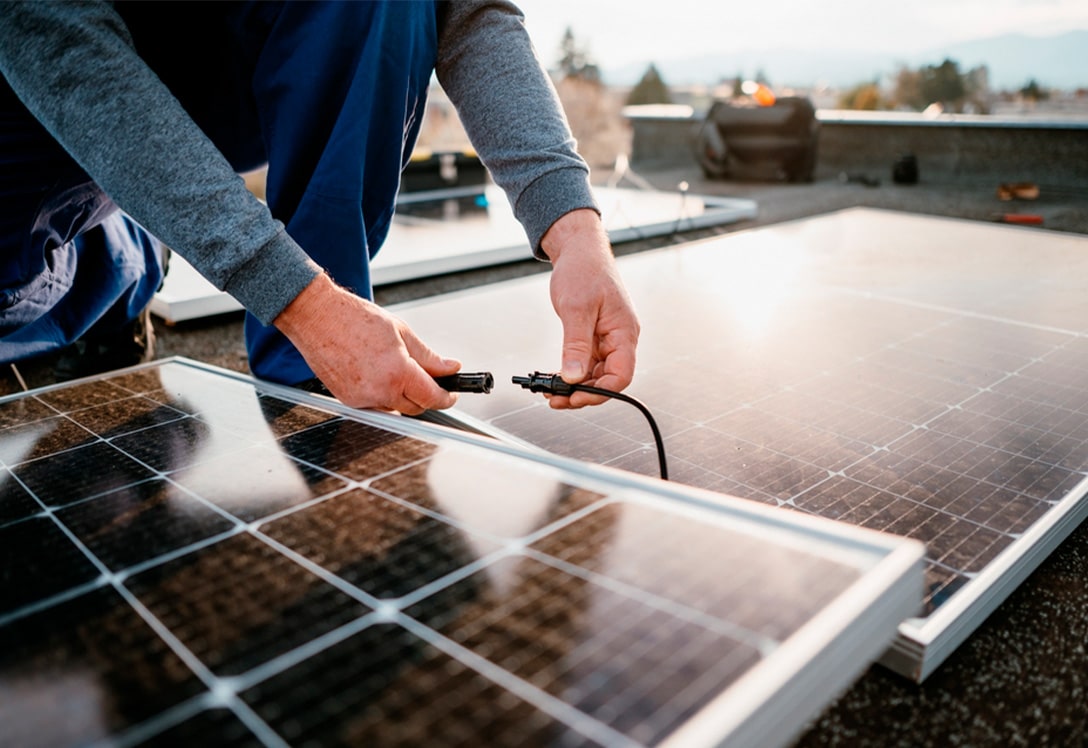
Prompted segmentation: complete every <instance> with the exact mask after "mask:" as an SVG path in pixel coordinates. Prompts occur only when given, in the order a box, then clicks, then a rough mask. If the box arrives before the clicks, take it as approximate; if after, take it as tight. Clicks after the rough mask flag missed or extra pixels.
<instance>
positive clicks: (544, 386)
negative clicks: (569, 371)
mask: <svg viewBox="0 0 1088 748" xmlns="http://www.w3.org/2000/svg"><path fill="white" fill-rule="evenodd" d="M511 381H513V383H514V384H517V385H521V387H522V388H523V389H526V390H529V391H530V392H546V393H548V394H551V395H560V396H569V395H570V394H571V393H573V392H588V393H589V394H591V395H601V396H602V397H610V398H612V399H614V400H622V401H623V402H625V403H630V404H631V405H634V406H635V407H636V408H638V409H639V410H640V411H641V412H642V415H644V416H646V420H647V421H648V422H649V424H650V431H652V432H653V434H654V443H655V445H656V446H657V462H658V465H659V467H660V469H661V480H668V479H669V469H668V466H667V465H666V464H665V440H664V439H662V438H661V431H660V430H658V428H657V422H656V421H655V420H654V417H653V415H651V414H650V409H649V408H647V407H646V406H645V405H643V404H642V403H641V402H639V401H638V400H636V399H635V398H633V397H631V396H630V395H625V394H624V393H622V392H614V391H612V390H606V389H602V388H600V387H592V386H590V385H588V384H571V383H570V382H567V381H565V380H564V379H563V378H562V377H560V376H559V375H558V374H543V373H541V372H539V371H535V372H533V373H532V374H530V375H529V376H527V377H518V376H515V377H514V378H513V379H512V380H511Z"/></svg>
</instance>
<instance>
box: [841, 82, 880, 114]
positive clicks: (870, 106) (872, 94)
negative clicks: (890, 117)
mask: <svg viewBox="0 0 1088 748" xmlns="http://www.w3.org/2000/svg"><path fill="white" fill-rule="evenodd" d="M839 105H840V106H842V108H843V109H864V110H867V111H874V110H877V109H882V108H883V107H884V100H883V97H881V95H880V86H879V85H877V84H876V83H875V82H874V83H861V84H858V85H857V86H854V87H853V88H852V89H850V90H849V91H847V92H846V93H844V94H843V95H842V96H841V97H840V99H839Z"/></svg>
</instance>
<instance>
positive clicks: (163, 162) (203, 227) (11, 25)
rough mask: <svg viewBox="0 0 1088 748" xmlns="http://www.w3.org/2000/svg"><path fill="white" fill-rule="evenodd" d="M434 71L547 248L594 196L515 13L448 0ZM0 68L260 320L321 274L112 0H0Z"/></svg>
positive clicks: (114, 194)
mask: <svg viewBox="0 0 1088 748" xmlns="http://www.w3.org/2000/svg"><path fill="white" fill-rule="evenodd" d="M435 67H436V72H437V75H438V80H439V82H440V83H441V84H442V87H443V88H444V89H445V91H446V93H447V94H448V95H449V97H450V100H451V101H452V102H453V103H454V105H455V106H456V107H457V110H458V113H459V115H460V117H461V120H462V123H463V124H464V126H465V129H466V131H467V132H468V135H469V138H470V140H471V141H472V144H473V146H474V148H475V149H476V151H477V153H478V154H479V155H480V158H481V160H482V161H483V162H484V164H485V165H486V166H487V167H488V169H489V170H490V172H491V174H492V176H493V178H494V179H495V182H496V183H497V184H498V185H499V186H500V187H502V188H503V189H504V190H505V192H506V194H507V196H508V197H509V199H510V203H511V205H512V206H513V209H514V214H515V215H516V216H517V218H518V220H519V221H521V223H522V225H523V226H524V227H525V230H526V233H527V234H528V237H529V242H530V246H532V247H533V249H534V252H535V253H536V254H537V256H538V257H543V255H542V254H541V252H540V239H541V237H542V236H543V234H544V233H545V232H546V231H547V230H548V228H549V227H550V226H551V225H552V223H554V222H555V221H556V220H557V219H558V218H560V217H561V216H562V215H564V214H565V213H567V212H569V211H571V210H575V209H577V208H584V207H595V203H594V200H593V196H592V193H591V191H590V188H589V181H588V173H589V170H588V167H587V166H586V164H585V162H584V161H583V160H582V159H581V158H580V157H579V156H578V154H577V153H576V151H575V144H574V140H573V138H572V137H571V134H570V130H569V128H568V127H567V123H566V120H565V118H564V116H563V113H562V109H561V107H560V105H559V102H558V98H557V97H556V95H555V90H554V88H553V87H552V85H551V81H550V80H549V79H548V77H547V74H546V73H545V72H544V70H543V68H542V66H541V65H540V63H539V61H538V60H537V58H536V55H535V53H534V50H533V48H532V44H531V42H530V40H529V37H528V34H527V33H526V31H525V27H524V24H523V18H522V16H521V13H520V11H519V10H518V9H517V8H516V7H515V6H514V5H513V4H511V3H509V2H503V1H501V0H454V1H453V2H452V3H451V7H450V9H449V12H448V13H447V14H446V15H445V22H444V25H443V26H442V28H440V29H439V40H438V62H437V64H436V66H435ZM0 72H2V73H3V75H4V77H5V78H6V79H7V81H8V83H9V85H10V86H11V87H12V89H13V90H14V91H15V93H16V94H17V95H18V96H19V98H20V99H21V100H22V101H23V103H24V104H25V105H26V107H27V108H28V109H29V110H30V111H31V112H32V113H33V114H34V115H35V116H36V117H37V118H38V120H39V121H41V122H42V124H43V125H44V126H45V128H46V129H47V130H48V131H49V132H50V133H51V134H52V135H53V137H54V138H56V140H57V141H58V142H59V143H60V144H61V145H62V146H63V147H64V148H65V149H66V150H67V151H68V153H70V154H71V155H72V157H73V158H74V159H75V161H76V162H77V163H78V164H79V165H80V166H81V167H82V168H83V169H84V170H85V171H86V172H87V173H88V174H89V175H90V176H91V177H92V178H93V179H94V180H95V182H97V183H98V185H99V186H100V187H101V188H102V189H103V190H104V191H105V192H106V193H107V194H108V195H109V196H110V197H111V198H112V199H113V200H114V202H116V203H117V205H118V206H120V207H121V208H122V209H123V210H124V211H125V212H127V213H128V214H129V215H130V216H132V217H133V218H134V219H135V220H136V221H137V222H139V223H140V224H141V225H142V226H144V227H145V228H146V229H147V230H148V231H150V232H151V233H152V234H154V235H155V236H157V237H158V238H159V239H161V240H162V241H163V242H165V243H166V244H167V245H168V246H169V247H171V248H172V249H174V250H175V251H177V252H178V254H180V255H181V256H182V257H185V258H186V259H187V260H188V261H189V262H190V263H191V264H192V265H193V266H194V267H196V269H197V270H199V271H200V272H201V273H202V274H203V275H204V276H205V277H206V278H208V280H209V281H211V282H212V283H213V284H214V285H215V286H216V287H217V288H220V289H222V290H224V291H227V292H228V293H230V294H231V295H232V296H234V297H235V298H236V299H238V301H239V302H241V303H242V305H243V306H245V307H246V309H248V310H249V311H250V312H252V313H253V314H254V315H255V316H256V317H257V318H258V319H260V320H261V321H262V322H263V323H265V324H268V323H270V322H271V321H272V320H273V319H275V317H276V316H277V315H278V314H279V313H280V312H281V311H282V310H283V308H284V307H285V306H287V304H288V303H290V301H291V300H292V299H294V298H295V296H297V295H298V293H299V292H300V291H301V290H302V289H303V288H304V287H305V286H306V285H307V284H308V283H309V282H310V281H311V280H313V278H314V277H315V275H316V274H318V273H319V272H320V268H318V267H317V266H316V264H315V263H314V262H313V261H312V260H310V258H309V257H308V256H307V255H306V253H305V252H304V251H303V249H302V248H301V247H299V246H298V244H296V243H295V241H294V240H292V239H291V237H289V236H288V235H287V234H286V232H285V231H284V227H283V224H282V223H280V222H279V221H277V220H275V219H273V218H272V216H271V214H270V213H269V211H268V209H267V208H266V207H265V206H264V205H263V204H261V203H260V202H259V201H258V200H257V199H255V198H254V197H253V196H252V195H251V194H250V193H249V192H248V190H246V188H245V185H244V183H243V182H242V179H241V178H240V177H239V176H238V175H237V174H235V173H234V171H233V170H232V169H231V167H230V165H229V164H228V163H227V160H226V159H225V158H224V157H223V156H222V155H221V154H220V153H219V152H218V150H216V148H215V146H214V145H212V143H211V141H210V140H208V139H207V137H205V135H204V134H203V132H202V131H201V130H200V129H199V128H198V127H197V125H196V124H195V123H194V122H193V121H192V120H191V119H190V118H189V116H188V115H187V114H186V113H185V111H184V110H183V109H182V108H181V105H180V104H179V103H178V102H177V100H176V99H174V97H173V96H172V95H171V93H170V91H169V90H168V89H167V88H166V87H165V86H164V85H163V84H162V83H161V82H160V81H159V79H158V77H157V76H156V75H155V74H154V73H153V72H152V71H151V69H150V68H149V67H148V66H147V65H146V64H145V63H144V62H143V61H142V60H141V59H140V57H139V56H138V55H137V54H136V52H135V49H134V48H133V45H132V39H131V38H130V36H129V34H128V31H127V30H126V28H125V26H124V23H123V22H122V21H121V19H120V17H119V16H118V15H117V13H116V12H115V11H114V9H113V7H112V5H111V4H109V3H106V2H0ZM344 251H345V252H351V251H360V252H361V251H362V248H356V247H345V248H344Z"/></svg>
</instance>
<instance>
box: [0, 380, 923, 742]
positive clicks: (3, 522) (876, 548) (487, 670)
mask: <svg viewBox="0 0 1088 748" xmlns="http://www.w3.org/2000/svg"><path fill="white" fill-rule="evenodd" d="M0 453H2V456H3V465H2V466H0V487H2V493H0V569H2V570H3V571H2V574H0V724H2V725H3V738H2V739H0V742H3V743H4V744H12V745H19V746H32V745H49V746H56V745H68V744H81V745H82V744H87V743H93V742H95V741H100V740H101V741H107V742H108V743H109V744H111V745H113V744H115V745H121V746H128V745H138V744H145V743H153V744H155V745H163V744H168V745H170V744H177V745H187V746H191V745H199V744H202V743H205V742H206V743H211V744H215V745H220V744H222V745H247V746H248V745H271V746H282V745H296V744H308V745H330V744H359V745H405V744H407V745H464V746H469V745H472V746H476V745H489V746H490V745H509V746H515V745H516V746H524V745H563V746H566V745H638V744H662V743H668V742H669V741H675V743H676V744H683V745H703V744H718V743H719V742H721V741H724V742H725V743H726V744H736V745H761V746H762V745H774V744H781V743H784V742H786V741H788V740H789V739H790V738H791V737H792V736H794V735H795V734H796V732H797V731H799V730H800V729H801V728H802V727H803V725H804V723H805V721H806V720H807V719H809V718H811V717H812V716H814V714H815V713H816V712H817V711H818V710H819V709H820V708H822V706H824V705H825V704H826V703H827V701H829V700H830V699H831V698H832V697H833V696H834V694H835V692H836V690H838V689H841V688H845V686H846V685H847V684H848V683H849V682H850V680H851V679H852V678H854V677H856V676H857V675H858V674H859V673H860V672H861V670H862V669H863V668H864V667H865V665H866V664H867V663H868V662H869V661H870V660H871V659H872V658H875V657H876V656H878V655H879V653H880V651H881V650H882V649H883V648H884V647H886V646H887V644H888V642H889V641H890V640H891V638H892V637H893V636H894V631H895V626H896V624H897V623H898V621H900V620H902V618H903V617H904V616H907V615H910V614H911V612H912V611H914V610H917V606H918V605H919V602H920V599H921V584H922V571H921V558H922V549H921V547H920V546H919V545H918V544H916V543H910V542H905V541H900V540H898V539H895V538H892V537H890V536H884V535H879V534H876V533H867V532H861V531H857V530H855V529H853V528H840V527H838V526H835V525H832V524H831V523H823V522H819V521H813V520H811V519H809V518H803V517H790V516H787V515H782V516H779V514H778V513H776V512H771V511H768V510H766V509H765V508H763V507H756V506H753V505H750V504H748V503H747V502H742V501H736V500H732V499H729V498H727V497H719V496H717V495H714V494H710V493H707V492H698V491H694V490H691V491H688V490H684V489H682V488H674V487H671V486H668V485H667V484H661V485H660V486H659V485H657V484H656V482H652V481H645V480H641V479H637V478H628V477H625V476H623V475H622V474H615V475H613V474H612V473H611V472H610V471H604V470H599V469H593V468H588V467H583V466H580V465H579V464H577V463H575V462H573V461H563V460H558V459H556V458H553V457H549V456H546V455H539V454H530V453H527V452H523V451H522V450H520V449H515V448H510V447H504V446H502V445H499V444H497V443H492V442H490V440H483V439H479V438H475V437H470V436H467V435H464V434H460V433H458V432H452V431H448V430H446V429H442V428H440V427H437V426H434V425H431V424H425V423H420V422H416V421H412V420H409V419H403V418H397V417H394V416H388V415H384V414H368V413H358V412H353V411H349V410H347V409H344V408H340V407H339V406H338V405H335V404H328V403H323V401H322V400H321V399H320V398H316V397H313V396H308V395H303V394H298V393H294V392H292V391H289V390H284V389H282V388H276V387H264V386H260V387H258V386H256V385H254V383H252V382H251V381H250V380H248V379H245V378H243V377H239V376H237V375H233V374H229V373H226V372H221V371H218V370H213V369H210V368H208V367H203V366H200V365H197V364H194V363H191V362H185V361H182V360H174V361H168V362H165V363H161V364H156V365H154V366H147V367H142V368H138V369H134V370H129V371H126V372H121V373H119V374H115V375H112V376H109V377H106V378H101V379H97V380H91V381H86V382H77V383H73V384H70V385H66V386H62V387H59V388H48V389H43V390H38V391H35V392H32V393H29V394H27V395H23V396H19V397H16V398H8V399H5V400H4V401H2V402H0Z"/></svg>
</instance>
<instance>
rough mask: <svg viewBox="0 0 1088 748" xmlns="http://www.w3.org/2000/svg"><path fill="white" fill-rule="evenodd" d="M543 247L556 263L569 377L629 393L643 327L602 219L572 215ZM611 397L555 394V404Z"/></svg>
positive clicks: (587, 213) (555, 292) (555, 295)
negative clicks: (624, 285) (619, 269)
mask: <svg viewBox="0 0 1088 748" xmlns="http://www.w3.org/2000/svg"><path fill="white" fill-rule="evenodd" d="M540 244H541V248H542V249H543V250H544V252H545V254H547V255H548V258H549V259H551V261H552V278H551V296H552V306H553V307H555V312H556V314H558V315H559V319H560V320H561V321H562V323H563V358H562V370H561V372H560V373H561V374H562V376H563V379H564V380H565V381H567V382H570V383H571V384H578V383H582V384H588V385H592V386H595V387H601V388H603V389H607V390H616V391H619V390H622V389H624V388H625V387H626V386H627V385H629V384H630V383H631V379H632V378H633V377H634V375H635V348H636V346H637V345H638V335H639V324H638V317H637V316H636V315H635V310H634V307H633V306H632V305H631V300H630V298H628V296H627V291H626V289H625V288H624V287H623V282H622V281H621V280H620V277H619V274H618V273H617V272H616V262H615V259H614V258H613V256H612V249H611V246H610V245H609V243H608V235H607V234H606V233H605V230H604V227H603V226H602V225H601V219H600V216H598V215H597V213H596V212H595V211H592V210H575V211H572V212H570V213H567V214H566V215H565V216H563V217H562V218H560V219H559V220H558V221H556V222H555V223H554V224H552V227H551V228H550V229H548V232H547V233H546V234H544V237H543V239H542V240H541V243H540ZM606 399H607V398H604V397H601V396H599V395H591V394H589V393H586V392H575V393H574V394H572V395H571V396H570V397H560V396H557V395H556V396H552V397H551V398H550V405H551V407H553V408H581V407H582V406H585V405H596V404H598V403H602V402H604V401H605V400H606Z"/></svg>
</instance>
